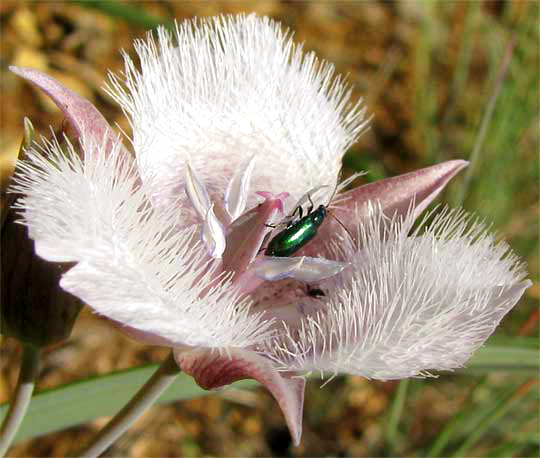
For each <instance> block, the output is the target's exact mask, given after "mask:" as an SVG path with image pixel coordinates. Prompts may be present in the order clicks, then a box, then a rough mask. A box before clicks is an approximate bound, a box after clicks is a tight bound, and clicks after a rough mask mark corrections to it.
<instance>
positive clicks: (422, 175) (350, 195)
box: [298, 160, 469, 255]
mask: <svg viewBox="0 0 540 458" xmlns="http://www.w3.org/2000/svg"><path fill="white" fill-rule="evenodd" d="M468 164H469V163H468V162H467V161H462V160H454V161H447V162H443V163H442V164H437V165H433V166H431V167H426V168H423V169H420V170H416V171H414V172H410V173H405V174H403V175H398V176H397V177H392V178H386V179H384V180H380V181H375V182H373V183H369V184H366V185H364V186H359V187H358V188H355V189H352V190H351V191H348V192H345V193H343V194H341V195H340V196H339V197H337V198H336V202H333V203H331V205H330V207H331V208H330V211H331V212H332V216H334V217H327V218H326V219H325V221H324V224H323V225H322V226H321V227H320V228H319V233H318V235H317V237H316V238H315V239H314V240H313V242H312V243H310V244H309V245H308V246H307V247H306V248H304V249H303V250H302V251H300V252H299V253H298V254H299V255H312V254H314V253H315V254H317V253H319V254H320V253H324V247H322V246H321V244H320V243H319V242H320V241H324V242H326V241H328V240H330V239H331V238H332V236H333V235H334V234H336V233H337V234H343V229H342V228H341V225H340V224H339V223H338V222H337V221H336V218H337V219H338V220H339V221H340V222H341V223H342V224H343V225H344V226H345V227H346V228H347V229H348V230H349V233H350V234H348V235H347V234H344V236H345V237H349V236H350V235H352V236H353V237H356V234H357V226H358V225H361V224H362V222H363V221H364V220H367V219H369V218H370V217H371V212H372V211H373V209H374V208H377V207H380V208H381V209H382V211H383V212H384V214H385V215H386V216H388V217H389V218H392V217H397V218H399V217H400V216H405V215H407V213H408V212H409V211H412V212H413V215H414V218H415V219H416V218H417V217H418V216H419V215H420V214H421V213H422V212H423V211H424V210H425V209H426V207H427V206H428V205H429V204H430V203H431V202H432V201H433V200H434V199H435V197H437V195H438V194H439V193H440V192H441V191H442V190H443V189H444V187H445V186H446V185H447V184H448V182H449V181H450V180H451V179H452V178H453V177H454V176H455V175H456V174H457V173H458V172H460V171H461V170H462V169H464V168H465V167H466V166H467V165H468ZM321 250H322V251H321Z"/></svg>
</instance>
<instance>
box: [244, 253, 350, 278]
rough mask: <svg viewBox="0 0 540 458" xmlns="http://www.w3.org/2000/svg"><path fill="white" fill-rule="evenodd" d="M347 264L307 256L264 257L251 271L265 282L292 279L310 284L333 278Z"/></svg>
mask: <svg viewBox="0 0 540 458" xmlns="http://www.w3.org/2000/svg"><path fill="white" fill-rule="evenodd" d="M347 265H348V263H346V262H337V261H330V260H329V259H323V258H310V257H308V256H297V257H275V256H264V257H262V258H261V259H260V260H258V261H256V262H255V264H254V265H253V267H251V269H252V270H253V272H254V273H255V275H257V276H258V277H260V278H262V279H264V280H267V281H277V280H283V279H284V278H294V279H296V280H298V281H302V282H306V283H310V282H315V281H319V280H324V279H325V278H329V277H333V276H334V275H337V274H338V273H340V272H341V271H342V270H343V269H344V268H345V267H347Z"/></svg>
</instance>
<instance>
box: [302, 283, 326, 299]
mask: <svg viewBox="0 0 540 458" xmlns="http://www.w3.org/2000/svg"><path fill="white" fill-rule="evenodd" d="M306 286H307V295H308V296H309V297H315V298H317V297H323V296H326V294H325V292H324V291H323V290H322V289H321V288H312V287H311V286H309V285H306Z"/></svg>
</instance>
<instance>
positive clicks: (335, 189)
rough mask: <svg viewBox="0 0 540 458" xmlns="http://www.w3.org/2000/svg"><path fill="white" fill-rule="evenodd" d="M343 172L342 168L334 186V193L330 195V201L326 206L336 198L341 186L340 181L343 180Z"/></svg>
mask: <svg viewBox="0 0 540 458" xmlns="http://www.w3.org/2000/svg"><path fill="white" fill-rule="evenodd" d="M342 174H343V169H340V171H339V175H338V177H337V180H336V187H335V188H334V191H333V192H332V195H331V196H330V200H328V203H327V204H326V208H328V207H329V206H330V203H331V202H332V200H334V197H336V193H337V190H338V188H339V182H340V181H341V175H342Z"/></svg>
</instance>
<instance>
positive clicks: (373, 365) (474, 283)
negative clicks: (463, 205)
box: [264, 209, 530, 380]
mask: <svg viewBox="0 0 540 458" xmlns="http://www.w3.org/2000/svg"><path fill="white" fill-rule="evenodd" d="M412 224H413V218H412V217H411V216H410V215H409V216H407V217H406V218H404V219H403V220H396V219H395V218H394V219H393V220H389V219H388V218H386V217H384V216H383V215H382V212H381V210H380V209H376V210H375V211H374V213H373V218H372V219H371V220H370V221H369V222H368V223H367V224H366V225H364V226H360V227H359V228H358V242H357V243H354V244H353V243H352V242H350V243H348V246H347V243H346V241H345V243H341V244H340V250H341V251H342V253H338V255H340V254H343V252H345V253H346V254H347V259H348V260H349V261H350V262H351V263H352V264H353V268H352V269H350V270H346V271H344V272H343V273H342V274H341V275H340V276H339V279H338V280H336V284H335V288H334V291H332V288H329V291H330V293H329V294H328V297H327V298H326V305H325V309H323V310H319V311H318V312H317V313H316V314H315V315H313V316H308V317H306V318H304V319H303V321H302V322H301V324H300V325H299V326H298V327H297V328H291V327H290V326H288V327H284V330H283V332H281V333H280V335H279V336H277V337H274V339H273V340H272V341H269V342H267V344H266V345H265V347H264V351H266V352H269V353H270V354H271V355H272V358H273V359H274V360H275V361H276V364H277V365H278V366H280V367H281V368H282V369H283V370H299V371H313V370H317V371H321V372H331V373H334V374H335V373H349V374H358V375H362V376H365V377H368V378H375V379H382V380H387V379H398V378H404V377H411V376H420V377H421V376H429V375H430V371H432V370H451V369H454V368H457V367H460V366H462V365H463V364H464V362H465V361H466V360H467V359H468V358H469V357H470V355H471V354H472V352H473V351H474V350H476V349H477V348H478V347H479V346H480V345H482V343H483V342H484V341H485V340H486V339H487V337H489V335H490V334H491V333H492V332H493V331H494V329H495V327H496V326H497V325H498V323H499V322H500V320H501V319H502V318H503V317H504V315H505V314H506V313H507V312H508V311H509V310H510V309H511V308H512V307H513V306H514V305H515V303H516V302H517V300H518V299H519V297H520V296H521V294H522V293H523V290H524V289H525V288H527V287H528V286H530V282H529V281H523V280H524V277H525V271H524V266H523V265H522V264H521V263H520V262H519V260H518V258H517V257H516V256H515V255H514V254H513V253H512V252H511V251H510V249H509V247H508V245H507V244H506V243H504V242H499V243H496V242H495V238H494V236H493V235H492V234H489V233H487V232H486V230H485V227H484V226H483V225H482V224H481V223H479V222H477V221H474V220H473V218H472V217H471V216H469V215H467V214H466V213H465V212H464V211H462V210H449V209H444V210H442V211H441V212H439V213H438V214H437V215H435V217H434V218H433V221H432V222H431V224H430V226H429V227H428V228H427V229H422V230H420V229H416V230H415V231H413V232H412V234H410V231H411V227H412Z"/></svg>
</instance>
